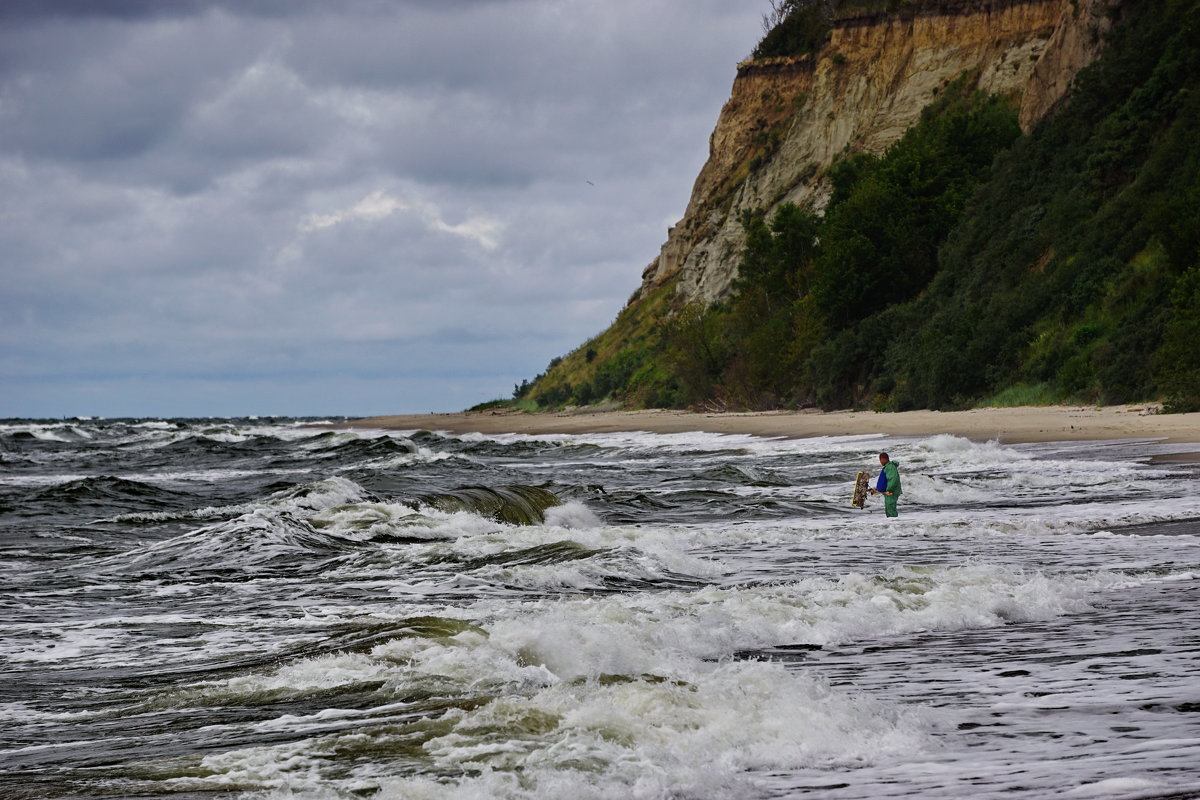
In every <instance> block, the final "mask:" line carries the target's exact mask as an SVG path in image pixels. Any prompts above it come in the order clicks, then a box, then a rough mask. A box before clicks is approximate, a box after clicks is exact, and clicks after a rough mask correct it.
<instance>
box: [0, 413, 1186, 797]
mask: <svg viewBox="0 0 1200 800" xmlns="http://www.w3.org/2000/svg"><path fill="white" fill-rule="evenodd" d="M0 442H3V445H4V448H5V450H4V453H5V457H4V460H3V462H0V467H2V468H3V471H0V513H2V516H0V525H3V530H4V533H5V537H4V538H3V539H2V540H0V541H2V542H3V544H2V545H0V547H2V548H3V552H4V556H5V557H4V559H2V560H0V579H3V580H4V582H5V586H6V590H7V591H6V593H5V596H4V597H3V598H0V607H2V608H3V610H4V612H5V614H4V617H3V620H4V621H3V622H0V630H2V631H3V636H2V637H0V661H2V662H3V664H4V667H3V668H4V669H5V670H6V671H7V672H8V673H9V674H11V675H12V676H14V680H12V681H9V682H7V684H6V685H4V686H0V719H3V720H4V723H5V727H4V729H2V730H0V767H2V768H3V769H4V770H5V775H6V790H11V791H13V792H15V794H14V797H17V798H41V797H56V796H64V797H66V796H80V795H88V794H92V793H95V794H107V795H110V796H128V795H137V796H146V797H171V796H189V795H190V796H195V795H196V793H213V792H218V793H224V794H230V795H235V796H245V797H257V798H263V797H277V798H283V797H302V798H350V797H361V796H373V797H383V798H393V797H394V798H432V797H437V798H443V797H451V798H475V797H489V798H490V797H505V798H559V797H564V796H569V797H576V798H611V797H626V796H628V797H638V798H643V797H644V798H671V797H688V798H725V797H731V796H736V797H744V798H770V797H785V796H796V795H799V794H813V795H816V796H821V797H830V798H878V797H912V796H920V797H966V796H970V797H1030V798H1042V797H1054V796H1063V797H1093V796H1095V797H1099V796H1105V797H1127V798H1131V797H1150V796H1157V797H1163V796H1186V795H1187V793H1188V792H1194V791H1200V789H1198V788H1197V786H1196V778H1195V773H1194V767H1193V766H1192V765H1193V764H1194V763H1195V762H1196V760H1197V759H1200V741H1197V740H1198V739H1200V737H1197V736H1195V723H1194V722H1193V720H1194V717H1195V709H1196V701H1197V698H1196V697H1195V696H1194V687H1195V685H1196V681H1197V679H1198V678H1200V668H1198V667H1197V666H1196V660H1195V657H1194V656H1195V642H1194V638H1192V637H1193V634H1191V631H1192V630H1194V628H1195V627H1196V623H1197V622H1200V619H1197V612H1196V610H1195V609H1196V608H1197V605H1196V604H1197V601H1198V600H1200V597H1198V593H1200V585H1198V583H1197V578H1196V576H1197V575H1200V523H1197V520H1200V500H1198V499H1197V496H1196V495H1195V493H1194V492H1193V491H1191V485H1192V482H1193V475H1191V474H1190V473H1189V472H1188V471H1187V470H1185V469H1173V468H1164V467H1161V466H1152V465H1149V464H1148V463H1147V460H1148V459H1149V458H1150V457H1151V456H1152V455H1154V454H1155V453H1156V452H1158V451H1159V450H1160V449H1163V447H1164V446H1160V445H1156V444H1154V443H1152V442H1133V443H1115V442H1113V443H1099V444H1095V445H1088V444H1079V443H1049V444H1044V445H1024V446H1019V447H1008V446H1003V445H1000V444H997V443H995V442H991V443H976V442H970V441H967V440H964V439H960V438H956V437H949V436H937V437H931V438H925V439H914V440H899V439H887V438H885V437H878V436H866V437H863V436H851V437H825V438H820V439H806V440H785V439H762V438H755V437H748V436H721V435H712V434H699V433H697V434H677V435H671V436H659V435H653V434H648V433H628V434H602V435H589V436H567V435H556V436H517V435H512V436H475V435H472V436H450V435H444V434H438V433H431V432H428V431H412V432H406V433H403V434H382V433H379V432H364V433H361V434H360V433H355V432H338V433H332V432H328V431H323V430H320V429H315V428H309V429H306V428H301V427H298V426H297V425H295V424H294V423H293V422H291V421H277V422H264V421H262V420H246V421H236V420H222V421H128V422H126V421H120V420H112V421H103V420H101V421H95V420H93V421H83V420H77V421H72V422H70V423H68V424H65V425H62V424H52V425H48V424H43V423H16V424H11V425H6V426H0ZM882 449H886V450H887V451H888V452H889V453H890V454H891V455H892V457H893V459H895V460H896V461H898V462H899V463H900V465H901V470H902V472H903V475H904V485H905V490H906V491H905V495H904V497H903V498H902V499H901V504H900V508H901V515H900V518H899V519H896V520H890V521H888V520H885V519H884V518H883V516H882V509H881V508H880V507H879V506H878V505H876V504H872V503H870V502H869V503H868V507H867V509H865V510H861V511H860V510H855V509H851V508H849V489H850V484H851V482H852V479H853V476H854V474H855V473H856V472H857V471H859V470H869V471H870V470H872V469H873V467H874V465H875V464H876V463H877V462H876V461H875V456H876V454H877V452H878V451H879V450H882ZM1164 452H1165V450H1164ZM520 487H525V488H520ZM549 498H552V499H553V502H550V500H549ZM506 503H508V504H515V505H512V506H511V507H509V508H507V509H506V508H505V504H506ZM530 504H531V505H530ZM98 734H103V735H98Z"/></svg>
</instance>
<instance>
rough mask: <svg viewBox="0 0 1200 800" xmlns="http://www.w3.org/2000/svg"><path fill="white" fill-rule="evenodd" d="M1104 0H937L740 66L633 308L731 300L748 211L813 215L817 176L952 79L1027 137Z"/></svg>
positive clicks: (1080, 55) (876, 149) (1095, 27)
mask: <svg viewBox="0 0 1200 800" xmlns="http://www.w3.org/2000/svg"><path fill="white" fill-rule="evenodd" d="M1107 6H1108V3H1105V2H1103V0H1084V1H1083V2H1079V1H1078V0H939V2H925V3H916V4H912V5H909V6H907V7H904V8H902V9H901V10H900V11H898V12H895V13H884V12H875V13H856V14H855V13H843V14H841V15H839V16H837V17H836V18H835V19H834V21H833V25H832V30H831V32H830V37H829V40H828V42H827V44H826V45H825V46H824V47H823V48H822V49H821V50H820V51H819V52H817V53H815V54H812V55H804V56H798V57H791V58H786V57H785V58H773V59H766V60H763V61H747V62H743V63H742V64H740V65H738V69H737V77H736V78H735V79H734V82H733V89H732V92H731V95H730V98H729V101H728V102H727V103H726V104H725V107H724V108H723V109H722V111H721V115H720V118H719V119H718V120H717V125H716V129H715V130H714V131H713V133H712V136H711V138H710V143H709V158H708V162H707V163H706V164H705V165H704V167H703V168H702V169H701V171H700V175H699V177H698V178H697V179H696V183H695V186H694V188H693V190H692V194H691V198H690V200H689V202H688V206H687V210H686V211H685V213H684V215H683V218H682V219H681V220H680V221H679V223H678V224H676V225H675V226H674V227H672V228H671V229H670V231H669V232H668V234H667V241H666V242H665V243H664V244H663V245H662V249H661V251H660V252H659V254H658V257H657V258H655V259H654V260H653V261H652V262H651V263H650V265H649V266H647V267H646V269H645V271H644V272H643V274H642V286H641V287H640V288H639V289H638V290H637V291H636V292H635V293H634V295H633V297H632V298H631V300H630V302H631V303H636V302H638V301H639V300H640V299H641V298H643V297H644V296H646V295H647V293H648V292H649V290H651V289H652V288H653V287H655V286H658V285H661V284H663V283H664V282H665V281H668V280H675V281H676V283H675V287H676V288H675V291H676V293H677V294H678V299H679V300H680V301H681V302H683V303H688V302H692V301H699V302H701V303H705V304H708V303H712V302H714V301H716V300H720V299H724V298H725V297H727V296H728V294H729V291H730V287H731V286H732V283H733V280H734V278H735V277H736V275H737V265H738V260H739V257H740V253H741V249H742V245H743V243H744V241H745V233H744V231H743V229H742V225H741V219H742V214H743V212H745V211H747V210H751V209H762V208H766V209H772V208H774V207H777V206H778V205H779V204H781V203H785V202H791V203H796V204H799V205H811V206H813V207H816V208H818V209H819V208H822V207H823V206H824V204H825V202H826V201H827V200H828V196H829V192H830V185H829V181H828V179H827V177H826V170H827V169H828V167H829V166H830V165H831V164H832V163H833V162H834V160H835V159H837V158H839V157H842V156H845V155H848V154H853V153H859V152H868V153H880V152H883V151H884V150H885V149H886V148H887V147H888V146H889V145H891V144H892V143H894V142H895V141H896V140H898V139H899V138H900V137H901V136H902V135H903V134H904V132H905V131H906V130H908V129H909V128H910V127H911V126H912V125H913V123H914V122H916V120H917V119H918V118H919V116H920V114H921V111H922V109H924V108H925V107H926V106H927V105H928V104H929V103H931V102H933V101H934V100H935V99H937V97H938V95H939V93H940V92H941V91H942V90H943V89H945V87H946V86H947V85H948V84H950V83H951V82H952V81H954V80H955V79H957V78H959V77H960V76H962V75H964V74H966V75H969V76H970V80H971V83H972V85H973V87H974V88H977V89H980V90H982V91H985V92H988V93H994V94H1009V95H1017V96H1018V97H1019V98H1020V104H1021V121H1022V124H1023V126H1024V127H1025V128H1026V129H1028V128H1029V127H1031V126H1032V125H1033V124H1034V123H1036V122H1037V120H1038V119H1040V118H1041V117H1042V116H1043V115H1044V114H1046V113H1047V112H1048V111H1049V110H1051V109H1052V108H1054V106H1055V105H1056V104H1057V103H1058V102H1060V101H1061V99H1062V98H1063V97H1064V95H1065V94H1066V93H1067V91H1068V89H1069V87H1070V84H1071V81H1072V79H1073V78H1074V76H1075V74H1076V73H1077V72H1078V71H1079V69H1081V68H1082V67H1084V66H1086V65H1087V64H1089V63H1090V62H1091V61H1092V60H1093V59H1094V58H1095V57H1096V56H1097V55H1098V53H1099V50H1100V44H1101V43H1102V41H1103V39H1102V33H1103V31H1104V30H1105V29H1106V27H1107V24H1108V21H1107V17H1106V16H1105V13H1104V12H1105V9H1106V8H1107Z"/></svg>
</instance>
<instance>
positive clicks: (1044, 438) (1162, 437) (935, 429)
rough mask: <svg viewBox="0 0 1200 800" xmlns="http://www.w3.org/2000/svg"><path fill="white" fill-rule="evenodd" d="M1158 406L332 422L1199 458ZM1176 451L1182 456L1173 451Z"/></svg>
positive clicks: (1182, 428) (1199, 418) (1178, 421)
mask: <svg viewBox="0 0 1200 800" xmlns="http://www.w3.org/2000/svg"><path fill="white" fill-rule="evenodd" d="M1157 411H1158V408H1157V406H1155V405H1146V404H1141V405H1121V406H1101V407H1098V406H1021V407H1016V408H977V409H971V410H969V411H899V412H874V411H815V410H804V411H747V412H726V413H705V412H692V411H671V410H662V409H651V410H641V411H586V410H578V411H560V412H541V413H526V412H523V411H515V410H511V409H504V410H489V411H473V412H460V413H444V414H399V415H388V416H379V417H364V418H362V419H357V420H353V421H350V422H345V423H339V424H337V425H331V426H328V427H333V428H342V429H345V428H376V429H384V430H434V431H447V432H449V433H456V434H462V433H484V434H497V433H525V434H550V433H574V434H586V433H615V432H632V431H648V432H651V433H688V432H696V431H699V432H705V433H730V434H748V435H753V436H764V437H772V436H782V437H786V438H805V437H811V436H851V435H859V434H884V435H888V436H936V435H938V434H952V435H955V436H962V437H964V438H967V439H971V440H973V441H977V442H987V441H993V440H995V441H999V442H1000V443H1002V444H1022V443H1031V442H1054V441H1107V440H1116V439H1156V440H1159V441H1160V443H1162V444H1172V445H1181V444H1195V445H1196V450H1197V454H1196V455H1197V458H1200V413H1191V414H1160V413H1157ZM1172 457H1173V458H1178V456H1177V455H1175V456H1172Z"/></svg>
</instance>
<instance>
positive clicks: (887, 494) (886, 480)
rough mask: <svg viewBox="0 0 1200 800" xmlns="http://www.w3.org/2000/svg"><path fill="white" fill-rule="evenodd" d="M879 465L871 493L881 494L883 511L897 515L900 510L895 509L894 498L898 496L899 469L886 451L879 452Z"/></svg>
mask: <svg viewBox="0 0 1200 800" xmlns="http://www.w3.org/2000/svg"><path fill="white" fill-rule="evenodd" d="M879 465H880V466H881V467H883V469H881V470H879V480H878V481H876V482H875V488H874V489H872V490H871V494H881V495H883V513H884V514H887V515H888V516H889V517H898V516H900V512H898V511H896V499H897V498H898V497H899V496H900V470H898V469H896V465H895V464H893V463H892V460H891V459H890V458H888V454H887V453H880V454H879Z"/></svg>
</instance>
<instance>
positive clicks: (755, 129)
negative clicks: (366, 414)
mask: <svg viewBox="0 0 1200 800" xmlns="http://www.w3.org/2000/svg"><path fill="white" fill-rule="evenodd" d="M780 8H782V9H783V10H785V11H786V12H787V13H788V14H789V15H790V16H784V17H783V18H782V19H780V20H779V21H778V22H777V24H776V25H775V27H773V28H772V29H771V30H770V31H768V32H767V35H766V36H765V37H764V39H763V40H762V41H761V42H760V43H759V46H758V47H757V48H755V54H754V57H753V58H752V59H751V60H748V61H746V62H744V63H742V64H740V65H739V66H738V69H737V77H736V78H735V80H734V83H733V89H732V92H731V96H730V99H729V101H728V102H727V103H726V105H725V107H724V108H723V109H722V112H721V114H720V118H719V120H718V121H717V125H716V128H715V130H714V131H713V133H712V136H711V139H710V156H709V159H708V161H707V163H706V164H705V165H704V167H703V169H702V170H701V171H700V174H699V176H698V177H697V179H696V182H695V186H694V188H693V192H692V195H691V198H690V200H689V202H688V205H687V209H686V211H685V213H684V215H683V218H682V219H681V220H680V221H679V223H678V224H676V225H675V226H674V227H673V228H671V230H670V231H669V232H668V235H667V241H666V242H665V243H664V244H663V245H662V248H661V250H660V252H659V254H658V257H657V258H655V259H654V261H652V262H651V263H650V265H649V266H648V267H647V268H646V269H645V271H644V273H643V276H642V282H641V286H640V287H639V288H638V289H637V290H636V291H635V292H634V293H633V295H632V297H631V298H630V300H629V302H628V303H627V305H626V306H625V308H624V309H623V310H622V311H621V312H620V313H619V314H618V316H617V318H616V320H615V321H614V322H613V324H612V325H611V326H610V327H609V328H608V329H606V330H605V331H603V332H601V333H600V334H599V335H597V336H595V337H593V338H592V339H590V340H588V341H587V342H585V343H584V344H583V345H581V346H580V347H579V348H577V349H576V350H575V351H572V352H571V353H568V354H566V355H565V356H563V357H562V358H557V359H554V360H553V361H552V362H551V364H550V366H549V368H548V369H547V370H546V372H545V373H543V374H542V375H539V376H537V378H535V379H534V381H533V382H532V383H531V382H529V381H525V382H523V383H522V384H521V385H519V386H518V387H516V390H515V391H514V400H515V401H517V402H518V403H526V404H530V403H531V404H532V405H534V406H536V407H540V408H547V407H562V406H564V405H573V406H584V405H593V404H596V403H600V402H608V403H615V404H617V405H623V406H626V407H634V408H637V407H691V408H705V409H712V410H729V409H769V408H799V407H807V406H819V407H821V408H826V409H834V408H872V409H875V410H881V411H883V410H907V409H919V408H939V409H954V408H963V407H969V406H972V405H976V404H990V403H995V404H1008V405H1011V404H1016V403H1053V402H1073V403H1078V402H1086V403H1090V402H1095V403H1105V404H1119V403H1127V402H1146V401H1153V400H1161V401H1162V402H1163V404H1164V408H1166V409H1168V410H1176V411H1188V410H1200V351H1197V350H1196V348H1195V341H1196V340H1197V338H1200V149H1198V148H1196V147H1195V142H1196V141H1197V138H1198V137H1200V0H1139V2H1136V3H1134V2H1127V1H1123V0H785V2H784V3H783V5H782V6H781V7H780ZM881 8H886V9H887V10H880V9H881ZM768 45H769V46H768Z"/></svg>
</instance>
